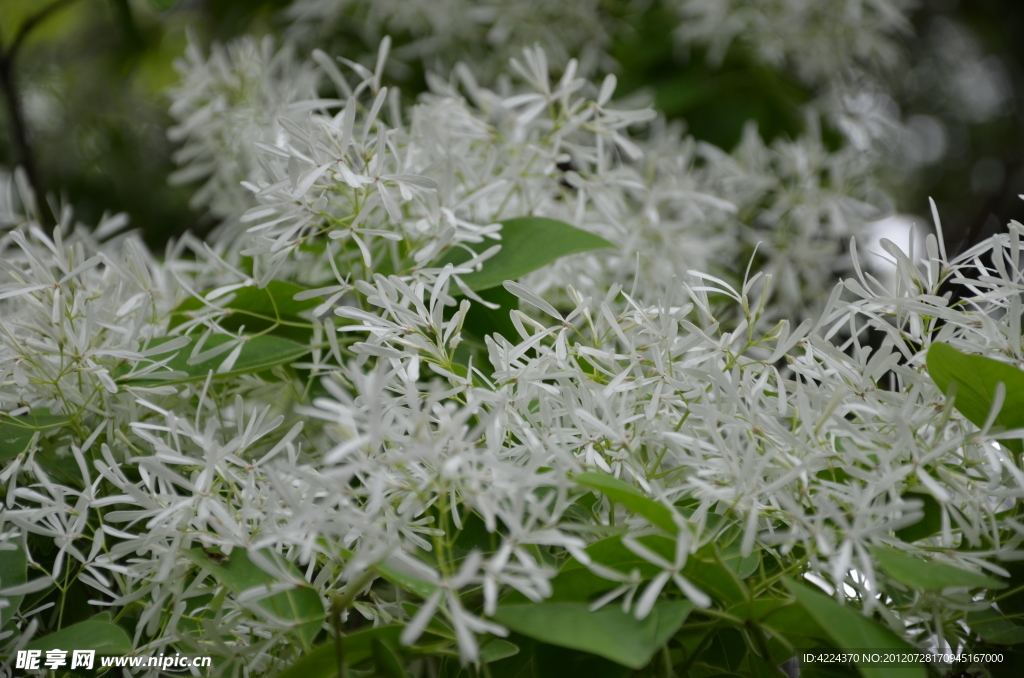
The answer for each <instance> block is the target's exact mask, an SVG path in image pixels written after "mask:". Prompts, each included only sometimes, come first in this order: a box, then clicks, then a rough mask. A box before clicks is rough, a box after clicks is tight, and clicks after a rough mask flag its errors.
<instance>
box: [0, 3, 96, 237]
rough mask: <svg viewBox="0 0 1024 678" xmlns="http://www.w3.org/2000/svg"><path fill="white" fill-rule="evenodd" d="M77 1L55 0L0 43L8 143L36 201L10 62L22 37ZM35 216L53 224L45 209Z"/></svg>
mask: <svg viewBox="0 0 1024 678" xmlns="http://www.w3.org/2000/svg"><path fill="white" fill-rule="evenodd" d="M75 2H78V0H55V1H54V2H52V3H50V4H49V5H47V6H46V7H44V8H42V9H41V10H39V11H38V12H36V13H35V14H33V15H32V16H30V17H29V18H28V19H26V20H25V23H23V24H22V25H21V26H20V27H19V28H18V32H17V33H16V34H15V35H14V39H13V40H12V41H11V44H10V46H9V47H7V49H3V48H2V46H0V91H2V92H3V97H4V100H5V103H6V108H7V117H8V119H9V120H10V126H11V145H12V146H13V147H14V152H15V154H16V155H17V161H18V164H20V165H21V166H22V168H23V169H24V170H25V174H26V176H27V177H28V182H29V185H31V186H32V190H33V192H35V194H36V201H37V204H39V205H43V204H44V203H45V198H46V196H45V186H43V183H42V179H41V178H40V176H39V169H38V167H37V165H36V159H35V154H34V153H33V151H32V142H31V140H30V139H29V133H28V126H27V125H26V123H25V111H24V109H23V108H22V104H21V92H20V91H19V88H18V79H17V75H16V73H15V67H14V63H15V60H16V59H17V57H18V52H19V51H21V47H22V45H24V44H25V40H26V39H27V38H28V36H29V35H30V34H31V33H32V31H33V30H35V29H36V27H37V26H39V25H40V24H41V23H43V22H44V21H46V19H48V18H49V17H50V16H51V15H53V14H54V13H56V12H58V11H60V10H62V9H64V8H65V7H68V6H70V5H72V4H73V3H75ZM39 212H40V213H39V215H38V217H39V219H41V220H42V221H43V225H44V226H46V227H47V229H48V230H49V229H50V228H52V227H53V225H54V224H53V221H52V219H51V218H49V216H47V215H48V213H47V212H46V210H45V209H42V208H41V209H40V210H39ZM51 216H52V215H51Z"/></svg>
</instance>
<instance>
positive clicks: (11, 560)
mask: <svg viewBox="0 0 1024 678" xmlns="http://www.w3.org/2000/svg"><path fill="white" fill-rule="evenodd" d="M10 545H11V546H14V547H15V548H14V549H13V550H11V549H3V550H0V591H2V590H3V589H9V588H12V587H14V586H21V585H22V584H24V583H25V582H27V581H28V556H27V555H26V554H25V551H24V549H23V548H22V547H21V545H20V544H14V543H13V542H11V543H10ZM24 597H25V596H0V600H4V601H6V602H7V605H6V606H5V607H0V630H2V629H3V627H4V625H5V624H7V622H8V621H9V620H10V619H11V617H13V616H14V614H15V613H16V612H17V611H18V608H19V607H21V601H22V599H24Z"/></svg>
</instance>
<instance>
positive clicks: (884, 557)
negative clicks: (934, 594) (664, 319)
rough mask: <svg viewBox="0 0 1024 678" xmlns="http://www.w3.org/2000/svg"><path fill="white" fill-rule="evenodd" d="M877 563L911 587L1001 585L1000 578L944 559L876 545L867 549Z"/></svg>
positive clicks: (919, 588) (981, 586) (934, 587)
mask: <svg viewBox="0 0 1024 678" xmlns="http://www.w3.org/2000/svg"><path fill="white" fill-rule="evenodd" d="M871 554H872V555H873V556H874V557H875V559H876V560H877V562H878V564H879V565H881V566H882V569H884V570H885V572H886V574H888V575H889V576H890V577H892V578H893V579H895V580H896V581H898V582H899V583H901V584H903V585H904V586H909V587H910V588H912V589H916V590H918V591H941V590H942V589H946V588H952V587H962V588H969V589H976V588H985V589H1001V588H1003V587H1005V584H1003V582H1001V581H999V580H998V579H993V578H992V577H986V576H985V575H983V574H977V573H975V572H968V571H967V570H961V569H960V568H959V567H953V566H952V565H947V564H946V563H938V562H935V561H932V560H925V559H923V558H915V557H914V556H910V555H907V554H906V553H900V552H899V551H894V550H893V549H889V548H884V547H877V548H874V549H872V550H871Z"/></svg>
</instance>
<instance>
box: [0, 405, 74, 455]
mask: <svg viewBox="0 0 1024 678" xmlns="http://www.w3.org/2000/svg"><path fill="white" fill-rule="evenodd" d="M67 423H68V418H67V417H66V416H64V415H62V414H50V410H45V409H44V410H32V411H30V412H29V413H28V414H24V415H22V416H20V417H11V416H9V415H7V414H6V413H0V461H6V460H8V459H13V458H14V457H17V456H18V455H19V454H21V453H22V452H25V451H26V450H28V446H29V443H31V442H32V436H34V435H35V433H36V431H41V432H42V433H43V434H45V433H46V432H48V431H53V430H54V429H57V428H60V427H61V426H64V425H65V424H67Z"/></svg>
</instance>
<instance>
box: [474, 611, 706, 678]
mask: <svg viewBox="0 0 1024 678" xmlns="http://www.w3.org/2000/svg"><path fill="white" fill-rule="evenodd" d="M692 609H693V604H692V603H690V602H688V601H683V600H675V601H670V600H662V601H659V602H658V603H656V604H655V606H654V609H653V610H652V611H651V613H650V615H648V616H647V617H645V618H644V619H643V620H638V619H637V618H636V617H634V616H633V615H631V614H629V613H626V612H623V611H622V610H621V609H620V608H619V607H618V606H615V605H609V606H606V607H603V608H601V609H600V610H596V611H593V612H591V611H590V609H589V606H588V605H587V604H586V603H534V604H531V605H507V606H502V607H499V608H498V611H497V613H496V614H495V615H494V618H495V619H496V620H497V621H498V622H500V623H501V624H503V625H505V626H507V627H508V628H510V629H511V630H513V631H516V632H517V633H520V634H522V635H524V636H527V637H530V638H533V639H535V640H539V641H542V642H545V643H549V644H552V645H558V646H559V647H567V648H571V649H574V650H583V651H584V652H590V653H592V654H596V655H598V656H600V657H605V658H606V659H611V660H612V661H614V662H618V663H619V664H622V665H623V666H628V667H629V668H632V669H641V668H643V667H644V666H647V664H649V663H650V661H651V658H652V657H653V656H654V653H655V652H657V651H658V649H659V648H661V646H662V645H664V644H665V643H666V642H667V641H668V639H669V638H671V637H672V636H673V635H674V634H675V633H676V631H678V630H679V628H680V627H681V626H682V625H683V622H684V621H685V620H686V617H687V615H688V614H689V613H690V611H691V610H692Z"/></svg>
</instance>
